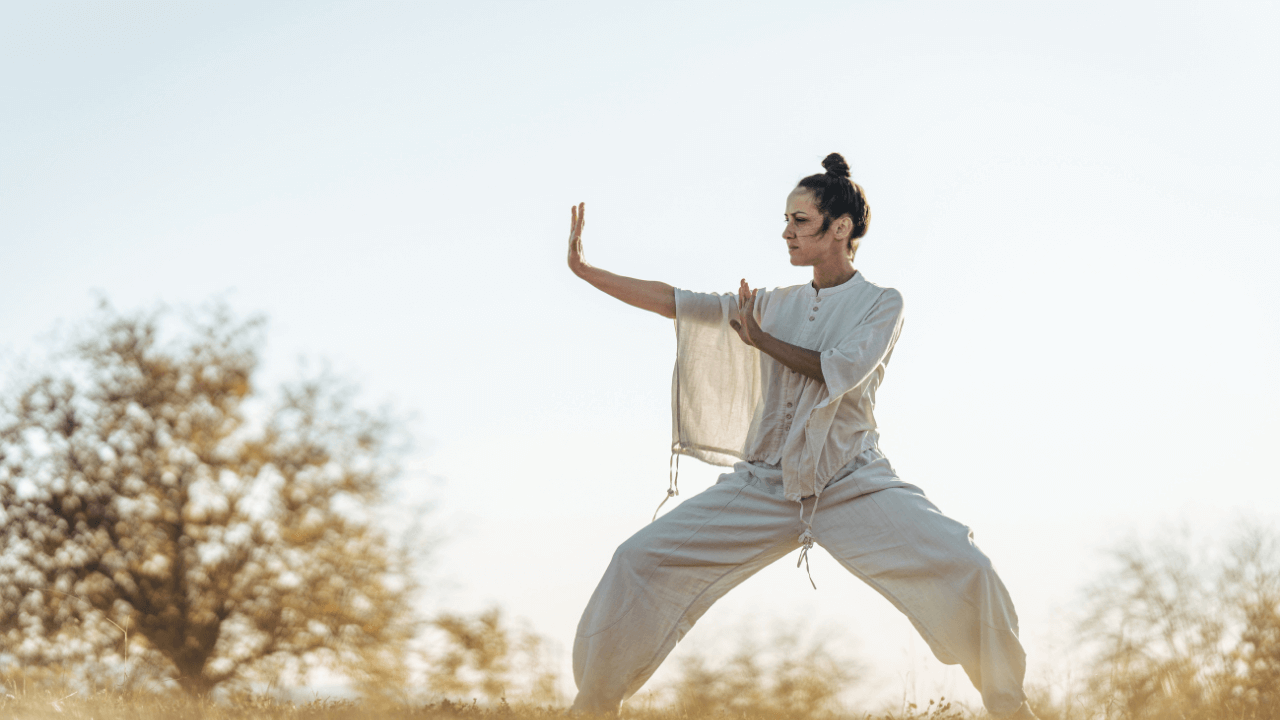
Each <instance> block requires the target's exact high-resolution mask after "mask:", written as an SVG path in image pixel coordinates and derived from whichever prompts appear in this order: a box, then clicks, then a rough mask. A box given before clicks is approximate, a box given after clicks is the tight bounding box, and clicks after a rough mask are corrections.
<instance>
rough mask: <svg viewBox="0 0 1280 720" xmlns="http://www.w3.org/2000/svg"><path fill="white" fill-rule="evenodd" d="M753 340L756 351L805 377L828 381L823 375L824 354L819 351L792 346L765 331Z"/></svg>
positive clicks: (823, 381) (753, 337)
mask: <svg viewBox="0 0 1280 720" xmlns="http://www.w3.org/2000/svg"><path fill="white" fill-rule="evenodd" d="M751 340H752V344H754V345H755V346H756V349H758V350H759V351H760V352H762V353H765V354H766V355H768V356H769V357H771V358H773V359H774V360H777V361H778V362H780V363H782V364H783V365H785V366H786V367H788V368H790V369H791V370H794V371H796V372H798V373H800V374H801V375H804V376H805V377H810V378H813V379H814V380H817V381H818V382H820V383H825V382H826V381H827V380H826V378H825V377H823V375H822V353H820V352H818V351H817V350H810V349H808V348H802V347H800V346H799V345H792V344H791V343H789V342H785V341H783V340H779V339H778V338H776V337H774V336H772V335H770V334H769V333H767V332H763V331H761V332H760V333H759V335H754V334H753V336H752V338H751Z"/></svg>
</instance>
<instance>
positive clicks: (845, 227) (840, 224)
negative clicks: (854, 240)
mask: <svg viewBox="0 0 1280 720" xmlns="http://www.w3.org/2000/svg"><path fill="white" fill-rule="evenodd" d="M852 234H853V218H851V217H849V216H848V215H841V216H840V219H839V220H837V221H836V237H837V238H840V239H842V240H844V241H845V242H849V241H850V237H849V236H850V235H852Z"/></svg>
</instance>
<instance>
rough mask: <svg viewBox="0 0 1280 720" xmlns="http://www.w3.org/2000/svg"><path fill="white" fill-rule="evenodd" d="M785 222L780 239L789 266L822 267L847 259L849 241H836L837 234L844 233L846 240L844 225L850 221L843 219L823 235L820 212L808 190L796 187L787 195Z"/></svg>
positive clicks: (837, 238) (833, 223)
mask: <svg viewBox="0 0 1280 720" xmlns="http://www.w3.org/2000/svg"><path fill="white" fill-rule="evenodd" d="M786 220H787V227H786V228H785V229H783V231H782V237H783V239H784V240H786V241H787V252H788V253H789V254H790V256H791V264H792V265H796V266H805V265H822V264H826V263H828V262H832V261H836V262H839V261H841V260H845V259H847V258H848V256H849V255H848V249H847V248H848V241H847V240H841V239H839V237H837V234H838V233H839V232H840V231H841V230H843V231H844V234H845V236H846V237H847V236H848V229H847V228H846V226H849V225H851V222H850V221H849V220H847V217H842V218H840V219H839V220H836V221H834V222H832V223H831V226H830V227H828V228H827V231H826V232H822V213H821V212H820V211H819V210H818V204H817V203H815V202H814V200H813V192H812V191H811V190H809V189H808V188H796V189H795V190H792V191H791V194H790V195H788V196H787V214H786Z"/></svg>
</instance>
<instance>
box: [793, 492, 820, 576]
mask: <svg viewBox="0 0 1280 720" xmlns="http://www.w3.org/2000/svg"><path fill="white" fill-rule="evenodd" d="M818 497H819V496H817V495H815V496H814V497H813V512H811V513H810V514H809V519H808V520H805V519H804V502H803V501H801V502H800V522H802V523H804V532H802V533H800V537H799V538H798V540H799V542H800V559H798V560H796V568H797V569H799V568H800V564H801V563H803V564H804V572H805V574H806V575H808V576H809V584H810V585H812V586H813V589H814V590H817V589H818V583H816V582H814V581H813V573H812V572H810V571H809V551H810V550H812V549H813V542H814V540H816V539H817V538H815V537H814V536H813V518H814V516H816V515H817V514H818Z"/></svg>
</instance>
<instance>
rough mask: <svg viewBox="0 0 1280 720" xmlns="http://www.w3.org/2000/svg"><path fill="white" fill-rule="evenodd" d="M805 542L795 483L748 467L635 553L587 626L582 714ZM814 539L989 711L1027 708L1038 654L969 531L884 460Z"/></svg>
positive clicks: (839, 496)
mask: <svg viewBox="0 0 1280 720" xmlns="http://www.w3.org/2000/svg"><path fill="white" fill-rule="evenodd" d="M813 502H814V498H812V497H811V498H808V499H806V500H805V501H804V503H803V504H804V507H805V517H806V518H807V517H809V515H808V513H809V512H810V511H811V510H812V508H813ZM803 530H804V526H803V524H802V522H801V520H800V515H799V508H798V507H797V504H796V503H795V502H793V501H788V500H786V499H784V498H783V496H782V479H781V472H780V471H778V470H772V469H769V468H764V467H761V466H758V465H752V464H749V463H738V464H737V465H735V466H734V471H733V472H731V473H726V474H724V475H721V476H720V479H719V481H717V483H716V484H715V485H713V486H711V487H710V488H708V489H706V490H704V491H703V492H701V493H699V494H698V495H695V496H693V497H691V498H689V499H687V500H685V501H684V502H682V503H681V504H680V505H678V506H676V507H675V508H674V509H673V510H671V511H670V512H669V513H667V514H666V515H664V516H662V517H661V518H658V520H657V521H655V522H653V523H651V524H649V525H647V526H645V527H644V528H643V529H642V530H640V531H639V532H637V533H636V534H635V535H633V536H631V538H630V539H628V540H627V541H626V542H624V543H622V545H621V546H619V547H618V550H617V552H615V553H614V555H613V560H612V562H610V563H609V568H608V569H607V570H606V571H605V573H604V578H603V579H601V581H600V585H599V586H598V587H597V588H596V591H595V593H594V594H593V595H592V596H591V601H590V602H589V603H588V604H587V609H586V611H585V612H584V613H583V614H582V621H581V622H580V623H579V624H578V634H577V638H576V639H575V641H574V645H573V675H574V680H575V681H576V682H577V684H578V696H577V699H576V700H575V701H574V704H573V707H574V709H575V710H579V711H584V712H591V713H616V712H617V710H618V706H619V705H620V704H621V702H622V701H623V700H625V699H626V698H628V697H630V696H631V695H632V694H634V693H635V692H636V691H637V690H639V689H640V686H641V685H643V684H644V683H645V681H646V680H648V679H649V677H650V676H651V675H652V674H653V673H654V671H655V670H657V669H658V666H659V665H660V664H661V663H662V661H663V659H665V658H666V656H667V654H668V653H670V652H671V650H672V649H673V648H674V647H675V645H676V642H677V641H678V640H679V639H680V638H682V637H683V636H684V634H685V633H686V632H688V631H689V629H690V628H691V627H693V624H694V623H695V622H696V621H697V620H698V618H700V617H702V614H703V613H705V612H706V611H707V609H708V608H709V607H711V605H712V603H714V602H715V601H716V600H718V599H719V598H720V597H721V596H723V595H724V594H725V593H726V592H728V591H729V590H730V589H732V588H733V587H734V586H736V585H737V584H738V583H740V582H742V581H743V580H746V579H747V578H748V577H750V576H751V575H753V574H754V573H755V572H756V571H758V570H760V569H761V568H763V567H764V566H766V565H768V564H769V563H772V562H773V561H775V560H777V559H779V558H781V557H783V556H784V555H786V554H787V553H790V552H792V551H793V550H795V549H796V548H797V547H799V541H798V537H799V536H800V534H801V532H802V531H803ZM813 534H814V536H815V538H816V540H817V544H819V545H821V546H822V547H823V548H825V549H826V550H827V552H829V553H831V555H832V556H833V557H835V558H836V560H838V561H839V562H840V564H841V565H844V566H845V567H846V568H848V570H849V571H850V572H852V573H853V574H854V575H857V576H858V577H859V578H862V580H863V581H865V582H866V583H867V584H868V585H870V586H871V587H873V588H875V589H876V590H877V591H879V592H880V594H881V595H883V596H885V597H886V598H888V600H889V602H891V603H893V604H894V606H896V607H897V608H898V609H899V610H901V611H902V612H903V613H905V614H906V616H907V617H908V618H909V619H910V620H911V623H912V624H913V625H915V627H916V630H918V631H919V632H920V635H921V636H923V637H924V640H925V642H927V643H928V644H929V647H930V649H931V650H933V654H934V655H935V656H937V658H938V659H939V660H941V661H942V662H943V663H946V664H948V665H954V664H957V663H958V664H960V665H961V666H963V667H964V671H965V672H966V673H967V674H968V675H969V679H970V680H972V681H973V684H974V686H975V687H977V688H978V690H979V691H980V692H981V693H982V700H983V704H984V705H986V707H987V710H988V711H989V712H991V713H992V714H993V715H1003V714H1005V713H1011V712H1014V711H1016V710H1017V709H1018V708H1019V707H1020V706H1021V705H1022V703H1023V701H1024V700H1025V699H1026V698H1025V696H1024V695H1023V692H1022V680H1023V675H1024V672H1025V669H1026V655H1025V654H1024V652H1023V650H1022V645H1021V644H1020V643H1019V642H1018V618H1017V615H1016V614H1015V613H1014V609H1013V602H1012V601H1011V600H1010V599H1009V593H1008V592H1007V591H1006V590H1005V587H1004V584H1003V583H1001V582H1000V578H999V577H997V575H996V572H995V569H994V568H993V567H992V565H991V561H990V560H988V559H987V556H986V555H984V554H983V553H982V551H981V550H979V549H978V547H977V546H976V545H974V544H973V539H972V534H971V533H970V531H969V528H968V527H966V526H965V525H962V524H961V523H958V522H956V521H955V520H952V519H951V518H948V517H947V516H945V515H943V514H942V513H941V512H939V511H938V508H936V507H934V505H933V503H931V502H929V499H928V498H926V497H925V496H924V493H923V492H922V491H921V490H920V489H919V488H917V487H915V486H914V485H909V484H907V483H904V482H902V481H901V480H899V479H898V477H897V475H896V474H895V473H894V471H893V468H892V467H890V465H889V461H888V460H887V459H885V457H884V455H883V454H881V453H880V451H879V449H877V448H874V447H873V448H871V449H869V450H866V451H864V452H863V453H862V454H861V455H859V456H858V457H857V458H856V459H855V460H854V461H853V462H851V463H850V464H849V465H848V466H846V467H845V468H844V469H842V470H841V472H840V474H838V475H837V476H836V477H835V479H833V480H832V482H831V483H830V484H828V485H827V488H826V489H825V490H824V491H823V493H822V496H821V499H820V502H819V504H818V510H817V513H816V515H815V516H814V519H813Z"/></svg>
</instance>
